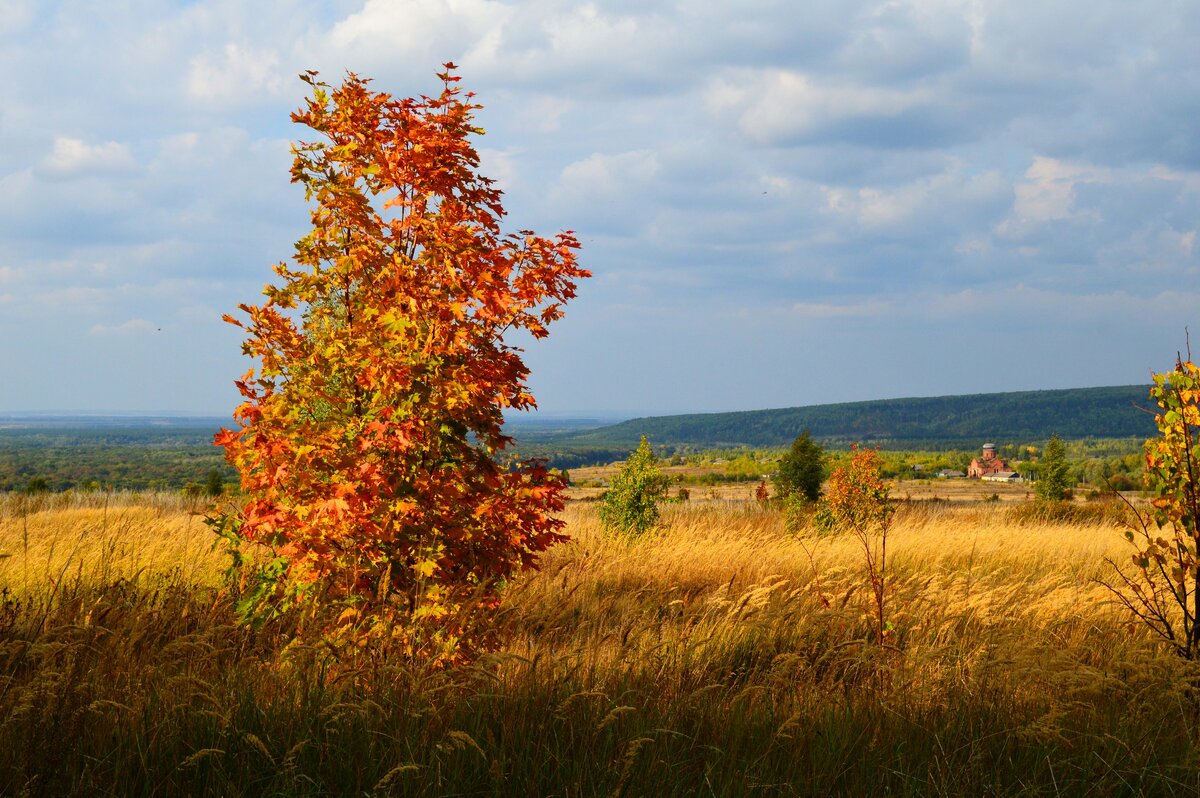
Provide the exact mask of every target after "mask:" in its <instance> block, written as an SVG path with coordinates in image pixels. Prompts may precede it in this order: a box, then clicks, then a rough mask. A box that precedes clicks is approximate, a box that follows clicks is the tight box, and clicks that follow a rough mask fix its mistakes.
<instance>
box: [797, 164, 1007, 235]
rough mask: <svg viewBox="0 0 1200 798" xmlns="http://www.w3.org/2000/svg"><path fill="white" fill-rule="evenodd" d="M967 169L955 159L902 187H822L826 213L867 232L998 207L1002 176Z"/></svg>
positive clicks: (1003, 189)
mask: <svg viewBox="0 0 1200 798" xmlns="http://www.w3.org/2000/svg"><path fill="white" fill-rule="evenodd" d="M963 166H964V165H963V164H962V163H961V162H959V161H954V162H952V163H951V164H950V165H949V167H948V168H947V169H946V170H945V171H943V172H940V173H938V174H933V175H928V176H924V177H921V178H918V179H916V180H911V181H908V182H906V183H902V184H900V185H898V186H863V187H861V188H852V187H844V186H822V187H821V192H822V194H823V196H824V199H825V208H824V210H825V211H826V212H827V213H831V214H833V215H836V216H843V217H847V218H849V219H852V220H853V221H854V222H856V223H857V224H858V225H860V226H862V227H864V228H888V227H896V226H898V225H903V224H905V223H908V222H910V221H911V220H914V219H918V220H930V221H932V218H933V217H939V216H940V217H943V218H945V217H953V218H954V219H958V218H960V217H961V216H962V214H963V212H964V210H966V209H968V208H971V209H976V208H982V207H986V206H990V205H994V204H996V203H997V201H998V200H1000V199H1001V198H1004V197H1007V196H1008V195H1009V193H1010V187H1009V184H1008V181H1007V180H1006V179H1005V178H1004V176H1003V175H1001V174H1000V173H999V172H996V171H987V172H983V173H981V174H977V175H968V174H965V173H964V169H963Z"/></svg>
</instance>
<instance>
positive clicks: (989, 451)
mask: <svg viewBox="0 0 1200 798" xmlns="http://www.w3.org/2000/svg"><path fill="white" fill-rule="evenodd" d="M1002 471H1007V472H1011V471H1012V468H1010V467H1009V465H1008V463H1007V462H1005V460H1004V458H1003V457H1000V456H998V455H997V454H996V444H994V443H985V444H984V445H983V451H982V452H981V453H980V455H979V457H976V458H975V459H974V460H972V461H971V465H970V466H968V467H967V476H968V477H970V478H971V479H984V478H985V477H990V476H992V475H994V474H999V473H1000V472H1002Z"/></svg>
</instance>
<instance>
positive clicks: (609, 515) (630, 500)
mask: <svg viewBox="0 0 1200 798" xmlns="http://www.w3.org/2000/svg"><path fill="white" fill-rule="evenodd" d="M669 485H670V480H669V479H668V478H667V475H666V474H664V473H663V472H662V471H660V470H659V468H658V458H656V457H655V456H654V450H653V449H651V448H650V444H649V442H647V440H646V436H645V435H643V436H642V442H641V443H640V444H639V445H638V448H637V451H635V452H633V453H632V454H631V455H629V458H628V459H627V460H626V461H625V465H623V466H622V467H621V471H620V472H619V473H618V474H617V475H616V476H615V477H613V479H612V487H610V488H609V490H608V492H607V493H605V494H604V503H603V504H602V505H601V506H600V523H601V524H603V525H604V528H605V529H607V530H609V531H612V532H619V533H623V534H629V535H640V534H643V533H645V532H647V531H649V530H650V529H652V528H653V527H654V525H655V524H657V523H658V502H660V501H662V500H663V499H664V498H666V495H667V488H668V487H669Z"/></svg>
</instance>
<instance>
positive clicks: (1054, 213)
mask: <svg viewBox="0 0 1200 798" xmlns="http://www.w3.org/2000/svg"><path fill="white" fill-rule="evenodd" d="M1111 180H1112V176H1111V173H1110V172H1109V171H1108V170H1106V169H1101V168H1098V167H1095V166H1088V165H1083V164H1074V163H1068V162H1066V161H1060V160H1057V159H1055V158H1047V157H1044V156H1041V155H1038V156H1035V157H1034V159H1033V163H1032V164H1031V165H1030V166H1029V168H1028V169H1027V170H1025V180H1024V181H1022V182H1020V183H1018V184H1017V185H1016V200H1015V201H1014V202H1013V213H1014V214H1015V215H1016V216H1017V218H1018V219H1021V220H1024V221H1031V222H1048V221H1052V220H1055V219H1070V218H1072V217H1074V216H1076V215H1078V213H1079V212H1078V211H1077V210H1076V209H1075V207H1074V204H1075V186H1076V185H1079V184H1082V183H1107V182H1111Z"/></svg>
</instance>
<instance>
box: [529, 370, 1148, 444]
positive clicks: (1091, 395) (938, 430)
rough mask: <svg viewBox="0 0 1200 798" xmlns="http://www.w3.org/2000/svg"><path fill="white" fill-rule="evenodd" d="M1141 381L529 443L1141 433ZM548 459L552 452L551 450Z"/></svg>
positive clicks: (723, 417)
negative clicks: (807, 435)
mask: <svg viewBox="0 0 1200 798" xmlns="http://www.w3.org/2000/svg"><path fill="white" fill-rule="evenodd" d="M1151 406H1152V402H1150V399H1149V386H1147V385H1124V386H1117V387H1109V388H1075V389H1068V390H1053V391H1019V392H1014V393H988V394H971V395H967V396H936V397H928V398H912V399H883V400H876V401H868V402H849V403H844V404H830V405H814V406H810V407H789V408H783V409H778V410H747V411H742V412H736V413H697V414H690V415H680V416H655V417H650V418H635V419H632V420H630V421H624V422H621V423H619V424H614V425H611V426H607V427H600V428H598V429H593V430H588V431H582V432H574V433H570V434H567V435H562V436H559V437H557V438H555V439H553V440H548V439H543V440H541V441H539V444H541V445H540V446H539V447H538V448H542V447H544V448H545V449H546V450H547V453H550V452H551V451H552V450H555V449H557V450H558V453H559V456H561V455H566V454H567V453H568V452H571V451H582V450H585V449H596V450H601V449H612V448H625V449H629V448H632V447H635V446H636V445H637V443H638V440H639V439H640V437H641V436H642V435H645V436H647V437H648V438H649V439H650V441H651V442H652V443H654V444H655V445H657V446H693V447H701V448H715V447H729V446H740V445H746V446H754V447H764V448H766V447H782V446H787V445H789V444H790V443H791V442H792V440H793V439H794V438H795V437H796V435H798V434H799V433H800V432H802V431H804V430H806V429H807V430H809V431H810V432H811V433H812V435H813V437H814V438H817V439H818V440H820V441H822V442H823V443H825V444H826V445H833V446H837V445H846V444H850V443H863V444H870V445H873V446H883V447H884V448H893V449H894V448H904V449H916V448H930V447H933V448H937V447H951V448H953V447H955V446H959V445H964V444H965V445H969V447H970V448H974V447H975V446H978V445H979V444H980V443H982V442H984V441H997V442H999V441H1021V442H1031V443H1032V442H1036V441H1044V440H1046V439H1048V438H1049V437H1050V436H1051V435H1054V434H1056V433H1057V434H1058V435H1059V436H1061V437H1062V438H1064V439H1068V440H1071V439H1080V438H1128V437H1149V436H1151V435H1152V434H1153V433H1154V416H1153V414H1152V413H1150V412H1148V411H1147V408H1148V407H1151ZM551 456H552V457H554V459H559V457H558V456H555V455H553V454H552V455H551Z"/></svg>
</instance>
